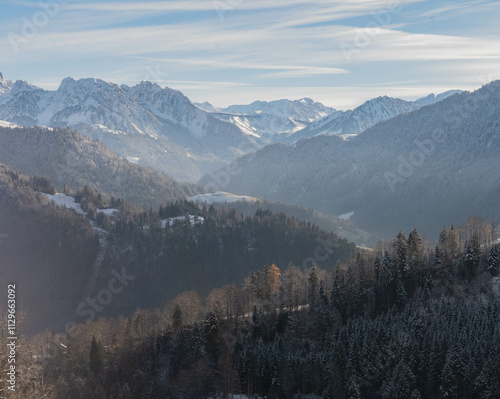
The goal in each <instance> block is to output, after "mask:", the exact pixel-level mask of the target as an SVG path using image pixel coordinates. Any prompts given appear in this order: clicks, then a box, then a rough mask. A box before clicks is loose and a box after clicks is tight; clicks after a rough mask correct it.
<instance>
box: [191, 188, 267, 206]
mask: <svg viewBox="0 0 500 399" xmlns="http://www.w3.org/2000/svg"><path fill="white" fill-rule="evenodd" d="M187 200H188V201H192V202H198V203H205V204H209V205H211V204H214V203H225V202H228V203H230V202H237V201H247V202H257V201H259V199H258V198H255V197H250V196H248V195H236V194H231V193H226V192H224V191H218V192H216V193H210V194H199V195H195V196H193V197H189V198H188V199H187Z"/></svg>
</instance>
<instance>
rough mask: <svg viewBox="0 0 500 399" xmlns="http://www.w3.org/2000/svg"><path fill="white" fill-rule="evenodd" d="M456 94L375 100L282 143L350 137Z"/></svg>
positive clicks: (326, 118) (336, 115) (321, 121)
mask: <svg viewBox="0 0 500 399" xmlns="http://www.w3.org/2000/svg"><path fill="white" fill-rule="evenodd" d="M457 93H461V91H460V90H451V91H447V92H446V93H442V94H439V95H438V96H435V95H434V94H430V95H429V96H427V97H424V98H421V99H419V100H416V101H404V100H400V99H399V98H391V97H387V96H384V97H377V98H374V99H373V100H369V101H367V102H365V103H364V104H362V105H360V106H359V107H357V108H355V109H353V110H349V111H338V112H334V113H332V114H331V115H329V116H327V117H325V118H322V119H320V120H317V121H315V122H314V123H312V124H310V125H309V126H307V127H306V128H304V129H302V130H299V131H297V132H295V133H294V134H292V135H290V136H288V137H287V138H286V139H284V140H282V142H287V143H293V142H295V141H297V140H299V139H301V138H305V137H313V136H317V135H320V134H328V135H338V136H343V137H352V136H354V135H357V134H359V133H361V132H364V131H365V130H366V129H368V128H370V127H372V126H374V125H376V124H377V123H379V122H382V121H386V120H389V119H391V118H394V117H395V116H398V115H400V114H402V113H405V112H411V111H415V110H417V109H419V108H421V107H423V106H424V105H430V104H434V103H436V102H438V101H442V100H444V99H445V98H447V97H449V96H451V95H453V94H457Z"/></svg>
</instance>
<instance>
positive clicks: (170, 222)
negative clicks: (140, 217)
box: [161, 215, 205, 229]
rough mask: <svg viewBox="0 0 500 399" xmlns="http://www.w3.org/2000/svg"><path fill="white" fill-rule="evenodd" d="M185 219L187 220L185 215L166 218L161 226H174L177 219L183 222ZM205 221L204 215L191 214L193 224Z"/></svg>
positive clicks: (190, 218) (190, 220) (190, 219)
mask: <svg viewBox="0 0 500 399" xmlns="http://www.w3.org/2000/svg"><path fill="white" fill-rule="evenodd" d="M184 220H186V217H185V216H177V217H175V218H168V219H164V220H162V221H161V228H162V229H164V228H165V227H167V226H173V225H174V223H175V222H176V221H180V222H183V221H184ZM204 221H205V219H204V218H203V217H202V216H198V217H197V216H196V215H189V222H190V223H191V226H194V225H195V224H202V223H203V222H204Z"/></svg>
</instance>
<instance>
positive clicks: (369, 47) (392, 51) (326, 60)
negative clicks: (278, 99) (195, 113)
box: [0, 0, 500, 106]
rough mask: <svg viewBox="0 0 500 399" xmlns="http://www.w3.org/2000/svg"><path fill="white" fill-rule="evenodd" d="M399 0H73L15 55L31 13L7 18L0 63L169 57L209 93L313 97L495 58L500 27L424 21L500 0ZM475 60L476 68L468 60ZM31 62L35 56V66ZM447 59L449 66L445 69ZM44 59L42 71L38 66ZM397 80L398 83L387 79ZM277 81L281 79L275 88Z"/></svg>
mask: <svg viewBox="0 0 500 399" xmlns="http://www.w3.org/2000/svg"><path fill="white" fill-rule="evenodd" d="M7 3H8V4H10V7H17V6H18V5H19V4H20V3H19V2H7ZM390 4H391V3H390V2H388V0H352V1H347V0H343V1H334V2H332V1H331V0H314V1H312V0H273V1H270V0H220V1H219V0H182V1H180V0H171V1H146V2H139V1H135V0H134V1H101V2H96V1H91V2H87V1H70V2H68V3H67V4H64V7H62V9H61V12H60V14H58V15H57V16H56V17H55V18H54V19H51V20H50V21H49V23H48V24H46V26H43V27H41V28H39V29H38V30H37V33H36V35H34V37H32V38H30V40H29V41H27V43H24V44H23V46H22V49H21V51H19V52H17V53H16V52H14V51H13V50H12V47H11V45H10V43H9V40H8V37H7V35H8V34H9V33H11V32H14V33H16V34H19V35H20V34H21V33H22V28H23V23H24V22H23V21H24V20H23V19H22V18H20V17H19V18H16V19H15V20H14V19H13V20H8V21H6V23H2V24H0V54H3V56H2V68H5V67H8V68H10V69H11V70H14V71H28V72H29V73H33V76H36V78H35V79H33V80H35V81H36V80H38V81H45V82H49V81H50V82H54V81H56V80H57V79H59V78H62V77H64V76H66V75H78V76H82V75H83V76H85V75H89V74H96V75H98V76H99V77H103V78H106V79H109V80H114V81H118V82H120V79H121V82H124V83H127V82H134V81H137V80H141V79H142V78H143V77H144V76H145V75H146V74H147V73H146V72H145V71H146V70H149V69H151V68H153V69H154V68H156V67H157V66H160V67H161V69H162V71H164V73H163V74H162V76H161V77H160V78H158V79H156V80H157V81H158V82H161V83H162V84H166V85H172V86H174V87H176V88H179V89H185V90H187V91H189V92H190V93H207V92H210V91H211V94H212V95H214V96H218V97H221V96H222V95H223V93H232V94H231V96H232V95H234V93H236V92H237V91H239V92H240V93H242V92H245V93H251V94H252V95H255V96H256V97H255V98H254V99H256V98H259V96H258V95H257V94H256V93H258V91H259V90H262V93H263V95H271V94H269V93H277V92H278V90H281V92H282V93H283V94H282V96H285V95H291V93H292V90H296V92H297V93H300V96H302V97H303V96H309V97H312V96H313V93H318V94H321V95H322V96H326V94H325V93H328V92H332V90H333V89H330V88H336V87H342V88H343V89H342V93H343V94H342V95H343V97H344V100H345V101H347V98H348V97H349V96H347V95H346V94H345V93H346V90H352V93H355V95H360V93H361V92H360V91H355V90H354V89H353V87H355V86H356V85H359V87H364V88H365V89H366V87H368V86H367V85H368V84H373V87H374V90H373V92H375V91H376V90H377V93H379V94H386V92H384V90H389V91H391V92H396V89H395V87H396V86H397V85H399V86H400V87H402V88H403V89H405V90H409V92H411V93H415V92H416V90H417V89H416V88H415V87H414V86H413V85H412V84H405V83H401V82H409V81H418V82H421V84H422V85H423V86H422V87H424V89H425V90H428V88H429V87H431V86H432V81H434V83H435V84H436V86H440V82H441V81H442V80H443V79H447V80H450V79H455V80H456V81H457V80H458V81H465V80H466V79H464V77H465V76H467V74H469V75H470V74H471V73H476V71H478V70H481V71H491V70H492V69H493V68H494V67H497V66H498V62H499V60H500V48H499V46H498V43H499V42H500V34H499V33H498V30H497V29H490V30H487V31H486V34H485V33H482V34H476V35H474V34H466V33H464V32H463V30H462V29H461V27H460V26H457V27H456V28H453V26H451V27H450V24H448V25H447V26H448V28H447V31H446V32H444V31H440V30H439V29H440V26H438V27H437V30H434V31H431V30H429V29H428V27H427V25H425V24H421V25H418V24H417V22H418V21H422V20H427V19H433V18H434V19H439V20H441V19H446V18H451V19H452V18H453V17H454V16H456V15H459V14H460V15H461V14H464V13H467V12H472V11H471V10H474V12H475V13H476V14H478V15H480V16H482V17H484V16H485V15H486V16H488V15H492V14H493V11H494V10H498V9H499V2H491V1H485V0H480V1H466V2H460V3H455V2H447V3H444V4H443V3H442V2H441V3H438V4H439V5H438V6H436V3H435V2H430V1H423V0H401V1H400V2H399V3H398V2H393V3H392V4H393V5H394V4H396V5H397V6H398V7H397V10H398V11H397V12H395V11H394V9H393V8H391V6H390ZM22 5H23V7H24V8H23V11H24V10H26V14H25V18H26V19H27V20H28V21H30V20H31V19H32V17H33V15H34V13H36V12H38V10H40V5H39V3H38V2H27V1H23V2H22ZM221 9H222V10H225V11H226V12H225V14H224V18H223V19H220V18H219V14H218V12H217V11H218V10H219V11H220V10H221ZM18 11H19V10H18ZM400 11H401V12H400ZM16 15H19V13H18V14H16ZM0 22H3V21H2V19H1V17H0ZM374 24H375V26H376V28H375V29H373V25H374ZM367 26H372V27H371V28H368V27H367ZM410 26H411V27H412V29H411V31H410V29H407V28H408V27H410ZM495 26H496V25H495ZM405 29H406V30H408V31H405ZM485 29H486V28H485ZM374 31H375V32H376V34H374ZM344 44H348V45H352V46H354V48H355V49H356V50H359V51H356V52H355V54H354V55H353V56H352V57H351V62H350V63H349V62H347V61H346V58H345V55H344V54H343V51H342V46H343V45H344ZM452 62H453V64H452ZM473 63H474V65H476V67H475V68H473V69H468V66H471V65H472V64H473ZM31 65H37V68H36V70H35V68H32V67H30V66H31ZM42 66H43V67H42ZM451 66H453V67H451ZM481 66H482V67H481ZM447 67H449V68H450V69H449V71H450V73H446V72H445V71H446V68H447ZM41 68H45V69H43V75H41V76H37V75H36V74H37V73H42V72H39V69H41ZM56 70H57V71H58V72H54V71H56ZM432 71H434V75H435V76H434V77H433V79H434V80H432V79H431V75H432V74H433V72H432ZM19 73H20V72H19ZM21 77H23V78H28V76H21ZM275 79H276V84H274V83H273V81H274V80H275ZM391 79H392V80H394V85H391V84H386V83H388V82H390V81H391ZM239 82H241V83H239ZM397 82H399V83H397ZM396 83H397V84H396ZM278 84H279V86H281V87H280V88H274V87H273V88H270V86H272V85H275V86H277V85H278ZM416 84H417V83H416ZM51 85H52V86H53V85H54V83H51ZM320 86H324V90H323V88H321V89H319V87H320ZM299 87H300V88H301V89H298V88H299ZM444 88H445V87H443V89H444ZM446 88H448V87H446ZM452 88H456V86H455V87H452ZM307 89H310V90H311V91H312V93H311V94H310V95H308V94H307V92H306V90H307ZM265 93H268V94H265ZM370 93H371V92H370ZM424 94H425V93H424ZM193 95H194V94H193ZM328 99H330V97H328ZM330 100H331V99H330ZM330 100H328V101H330ZM336 101H338V100H336ZM337 106H338V104H337Z"/></svg>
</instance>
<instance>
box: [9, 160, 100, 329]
mask: <svg viewBox="0 0 500 399" xmlns="http://www.w3.org/2000/svg"><path fill="white" fill-rule="evenodd" d="M41 181H42V179H34V178H33V177H28V176H24V175H21V174H19V173H18V172H16V171H14V170H13V169H11V168H9V167H7V166H5V165H2V164H0V235H1V236H2V238H1V241H0V259H1V262H0V274H1V276H2V283H4V282H5V284H7V282H16V283H18V291H19V292H20V293H21V292H22V295H19V296H18V303H17V308H18V309H23V311H26V312H27V313H26V315H25V316H26V317H25V320H24V323H23V330H25V331H26V330H30V329H32V328H40V326H43V327H45V326H50V325H56V324H58V323H60V322H61V321H64V322H65V323H66V322H68V321H70V320H74V312H75V308H76V305H77V304H78V301H79V300H81V293H82V290H83V287H84V284H85V282H86V281H87V278H88V276H89V275H90V273H91V269H92V264H93V263H94V259H95V257H96V255H97V250H98V247H99V240H98V236H97V233H96V231H95V230H94V229H93V228H92V226H91V224H90V223H89V220H88V219H86V218H84V217H83V216H81V215H77V214H75V213H74V212H71V211H69V210H65V209H61V208H56V207H55V206H53V205H52V204H50V201H49V200H48V199H47V198H46V197H45V196H44V195H42V194H41V193H40V192H39V191H38V189H37V186H39V184H38V183H40V182H41ZM45 183H46V184H45V186H46V187H47V188H48V189H52V188H51V185H50V182H45Z"/></svg>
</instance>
